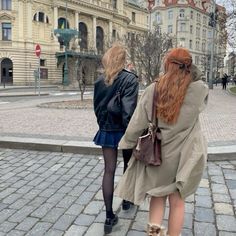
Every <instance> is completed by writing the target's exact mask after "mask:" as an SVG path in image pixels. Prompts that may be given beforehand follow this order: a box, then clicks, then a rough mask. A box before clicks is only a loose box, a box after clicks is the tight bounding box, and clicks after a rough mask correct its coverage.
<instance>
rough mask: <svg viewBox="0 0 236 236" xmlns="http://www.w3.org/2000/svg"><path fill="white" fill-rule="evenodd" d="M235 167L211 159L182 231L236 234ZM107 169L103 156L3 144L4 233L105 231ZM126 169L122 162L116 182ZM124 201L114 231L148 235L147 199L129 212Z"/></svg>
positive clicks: (196, 235) (189, 235)
mask: <svg viewBox="0 0 236 236" xmlns="http://www.w3.org/2000/svg"><path fill="white" fill-rule="evenodd" d="M235 166H236V161H224V162H209V163H208V166H207V169H206V171H205V173H204V177H203V179H202V181H201V184H200V187H199V189H198V191H197V192H196V194H195V195H194V196H193V195H192V196H191V197H189V198H188V199H187V200H186V215H185V224H184V230H183V233H182V236H204V235H205V236H233V235H236V218H235V210H236V209H235V207H236V171H235ZM102 172H103V161H102V158H101V156H88V155H79V154H71V153H66V154H65V153H64V154H63V153H53V152H37V151H27V150H10V149H0V236H3V235H4V236H5V235H7V236H21V235H26V236H39V235H47V236H53V235H54V236H60V235H65V236H82V235H85V236H102V235H103V221H104V218H105V211H104V205H103V201H102V193H101V181H102ZM121 174H122V162H119V163H118V168H117V172H116V182H117V181H118V180H119V177H120V176H121ZM120 204H121V199H119V198H115V200H114V209H115V210H116V211H118V216H119V218H120V220H119V223H118V225H117V226H116V227H114V232H113V233H112V234H111V235H113V236H126V235H127V236H145V232H144V230H145V227H146V222H147V215H148V212H147V204H146V205H145V204H144V205H142V206H141V207H139V208H136V207H133V209H131V210H130V211H129V212H124V211H122V210H121V209H120ZM166 213H168V208H167V211H166ZM166 215H167V214H166ZM165 218H166V217H165ZM165 223H166V222H165Z"/></svg>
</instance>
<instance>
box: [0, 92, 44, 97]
mask: <svg viewBox="0 0 236 236" xmlns="http://www.w3.org/2000/svg"><path fill="white" fill-rule="evenodd" d="M46 95H49V93H44V92H41V93H40V96H46ZM36 96H37V97H40V96H39V94H38V93H29V94H27V93H19V94H17V93H13V94H10V93H5V94H4V93H1V94H0V97H36Z"/></svg>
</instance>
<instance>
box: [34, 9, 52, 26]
mask: <svg viewBox="0 0 236 236" xmlns="http://www.w3.org/2000/svg"><path fill="white" fill-rule="evenodd" d="M33 20H34V21H38V22H42V23H47V24H48V23H49V18H48V16H46V14H45V13H44V12H40V11H39V12H37V13H35V14H34V18H33Z"/></svg>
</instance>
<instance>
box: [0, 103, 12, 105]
mask: <svg viewBox="0 0 236 236" xmlns="http://www.w3.org/2000/svg"><path fill="white" fill-rule="evenodd" d="M6 103H10V102H0V105H1V104H6Z"/></svg>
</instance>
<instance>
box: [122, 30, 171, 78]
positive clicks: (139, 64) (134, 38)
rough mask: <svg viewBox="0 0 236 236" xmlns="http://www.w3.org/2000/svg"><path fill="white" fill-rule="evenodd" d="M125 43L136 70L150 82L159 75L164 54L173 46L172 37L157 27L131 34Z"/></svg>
mask: <svg viewBox="0 0 236 236" xmlns="http://www.w3.org/2000/svg"><path fill="white" fill-rule="evenodd" d="M125 44H126V45H127V48H128V50H129V53H130V57H131V60H132V62H133V63H134V65H135V67H136V70H137V71H139V73H140V74H143V75H144V76H145V78H146V80H147V82H148V83H150V82H152V81H153V80H154V79H155V78H156V77H158V76H159V73H160V68H161V62H162V59H163V56H164V55H165V53H166V52H167V51H168V50H169V49H170V48H171V47H172V38H171V37H170V36H169V35H168V34H164V33H161V32H160V29H159V28H158V27H155V29H154V30H153V31H152V32H145V33H144V34H139V35H135V34H131V35H129V36H128V37H126V39H125Z"/></svg>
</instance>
